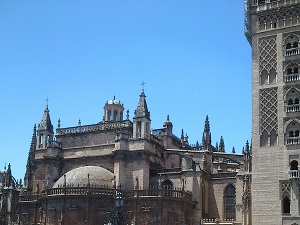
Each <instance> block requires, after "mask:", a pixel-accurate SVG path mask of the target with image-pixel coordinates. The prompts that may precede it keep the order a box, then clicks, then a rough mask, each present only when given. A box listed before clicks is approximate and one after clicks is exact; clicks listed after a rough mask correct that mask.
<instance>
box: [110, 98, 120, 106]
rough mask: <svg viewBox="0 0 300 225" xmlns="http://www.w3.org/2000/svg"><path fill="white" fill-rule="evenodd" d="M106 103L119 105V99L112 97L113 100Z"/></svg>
mask: <svg viewBox="0 0 300 225" xmlns="http://www.w3.org/2000/svg"><path fill="white" fill-rule="evenodd" d="M107 104H109V105H112V104H118V105H120V104H121V103H120V101H118V100H116V99H113V100H109V101H108V102H107Z"/></svg>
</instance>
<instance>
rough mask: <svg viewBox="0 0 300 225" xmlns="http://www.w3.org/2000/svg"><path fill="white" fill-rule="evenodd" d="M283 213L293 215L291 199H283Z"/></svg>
mask: <svg viewBox="0 0 300 225" xmlns="http://www.w3.org/2000/svg"><path fill="white" fill-rule="evenodd" d="M282 213H284V214H290V213H291V201H290V198H289V197H287V196H285V197H284V198H283V199H282Z"/></svg>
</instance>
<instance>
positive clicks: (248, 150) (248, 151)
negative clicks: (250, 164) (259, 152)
mask: <svg viewBox="0 0 300 225" xmlns="http://www.w3.org/2000/svg"><path fill="white" fill-rule="evenodd" d="M245 153H250V146H249V141H248V140H247V141H246V148H245Z"/></svg>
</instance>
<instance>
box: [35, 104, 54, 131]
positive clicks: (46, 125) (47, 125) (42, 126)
mask: <svg viewBox="0 0 300 225" xmlns="http://www.w3.org/2000/svg"><path fill="white" fill-rule="evenodd" d="M49 112H50V111H49V108H48V105H47V106H46V108H45V110H44V114H43V117H42V119H41V122H40V123H39V126H38V129H39V130H48V131H51V132H53V126H52V123H51V119H50V114H49Z"/></svg>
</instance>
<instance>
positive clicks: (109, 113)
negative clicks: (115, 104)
mask: <svg viewBox="0 0 300 225" xmlns="http://www.w3.org/2000/svg"><path fill="white" fill-rule="evenodd" d="M107 120H108V121H111V110H108V112H107Z"/></svg>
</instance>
